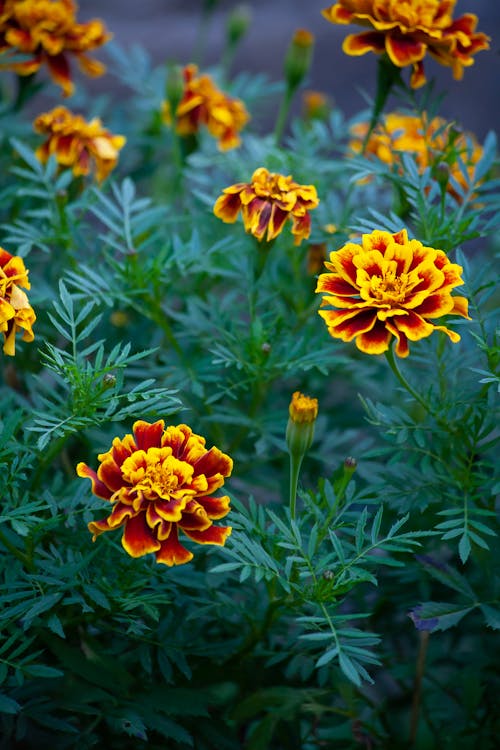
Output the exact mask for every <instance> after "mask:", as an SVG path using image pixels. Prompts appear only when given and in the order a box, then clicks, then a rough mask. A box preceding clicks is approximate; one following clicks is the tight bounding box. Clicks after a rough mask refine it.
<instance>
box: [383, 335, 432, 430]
mask: <svg viewBox="0 0 500 750" xmlns="http://www.w3.org/2000/svg"><path fill="white" fill-rule="evenodd" d="M385 357H386V359H387V362H388V363H389V367H390V368H391V370H392V371H393V373H394V375H395V376H396V378H397V379H398V380H399V382H400V383H401V385H402V386H403V387H404V388H405V389H406V390H407V391H408V393H410V394H411V395H412V396H413V398H414V399H415V401H418V403H419V404H420V405H421V406H423V407H424V409H425V411H426V412H427V413H428V414H430V415H431V416H433V417H435V416H436V413H435V412H434V410H433V409H432V408H431V407H430V406H429V404H428V403H427V402H426V401H425V400H424V399H423V398H422V396H421V395H420V394H419V393H417V391H416V390H415V389H414V388H413V387H412V386H411V385H410V384H409V382H408V381H407V380H406V378H405V377H404V375H403V374H402V372H401V370H400V369H399V367H398V365H397V364H396V360H395V358H394V352H393V351H392V347H390V348H389V349H388V350H387V351H386V353H385Z"/></svg>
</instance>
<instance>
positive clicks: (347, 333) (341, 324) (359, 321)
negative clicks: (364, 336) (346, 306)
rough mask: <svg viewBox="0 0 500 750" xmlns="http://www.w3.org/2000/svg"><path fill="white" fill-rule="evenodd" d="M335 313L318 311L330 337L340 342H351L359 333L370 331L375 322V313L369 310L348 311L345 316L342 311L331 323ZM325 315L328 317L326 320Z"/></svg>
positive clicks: (332, 311)
mask: <svg viewBox="0 0 500 750" xmlns="http://www.w3.org/2000/svg"><path fill="white" fill-rule="evenodd" d="M335 312H336V311H335V310H327V311H325V312H323V311H322V310H320V311H319V314H320V315H321V316H322V317H324V318H325V320H326V321H327V323H328V332H329V333H330V335H331V336H334V337H336V338H341V339H342V341H352V340H353V338H355V337H356V336H359V334H360V333H366V332H367V331H370V330H371V329H372V328H373V326H374V325H375V323H376V321H377V313H376V311H375V310H373V309H371V308H370V309H368V310H362V311H358V310H355V311H354V312H353V311H349V312H348V313H347V314H346V313H345V312H344V311H339V315H338V316H337V317H336V320H335V322H333V319H332V317H331V316H332V313H335ZM327 315H329V316H330V317H329V318H327V317H326V316H327Z"/></svg>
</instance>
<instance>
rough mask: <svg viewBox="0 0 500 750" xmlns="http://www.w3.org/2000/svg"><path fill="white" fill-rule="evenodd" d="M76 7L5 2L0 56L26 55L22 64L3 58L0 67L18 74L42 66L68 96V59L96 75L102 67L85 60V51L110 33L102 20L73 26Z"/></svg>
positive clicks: (34, 0)
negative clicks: (45, 67)
mask: <svg viewBox="0 0 500 750" xmlns="http://www.w3.org/2000/svg"><path fill="white" fill-rule="evenodd" d="M77 10H78V6H77V4H76V3H75V2H73V0H5V1H4V2H2V3H0V54H2V53H5V52H11V53H12V54H14V55H18V54H22V55H27V56H28V59H27V60H26V61H25V62H9V60H8V57H3V58H2V61H1V63H0V67H1V68H4V69H5V68H6V69H7V70H13V71H14V72H15V73H17V74H18V75H31V74H32V73H36V72H37V71H38V70H39V68H40V67H41V66H42V65H43V64H44V63H45V64H46V65H47V67H48V69H49V73H50V75H51V77H52V79H53V81H54V82H55V83H57V84H58V85H59V86H61V87H62V89H63V94H64V96H71V94H72V93H73V90H74V84H73V81H72V77H71V70H70V64H69V57H70V56H73V57H75V58H76V60H77V62H78V65H79V67H80V69H81V70H82V71H83V72H84V73H86V74H87V75H89V76H100V75H102V74H103V73H104V71H105V66H104V65H102V64H101V63H100V62H98V61H97V60H95V59H93V58H91V57H88V56H87V54H86V53H87V52H89V51H90V50H94V49H96V48H97V47H100V46H101V45H103V44H105V42H107V41H108V40H109V39H110V38H111V34H109V33H108V32H107V31H106V28H105V26H104V24H103V23H102V21H99V20H98V19H92V20H91V21H88V22H87V23H77V21H76V12H77Z"/></svg>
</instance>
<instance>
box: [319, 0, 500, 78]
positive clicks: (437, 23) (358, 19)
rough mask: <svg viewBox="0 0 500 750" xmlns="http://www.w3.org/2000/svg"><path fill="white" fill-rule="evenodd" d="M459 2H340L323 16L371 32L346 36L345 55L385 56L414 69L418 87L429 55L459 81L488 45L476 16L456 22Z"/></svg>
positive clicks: (392, 0)
mask: <svg viewBox="0 0 500 750" xmlns="http://www.w3.org/2000/svg"><path fill="white" fill-rule="evenodd" d="M455 4H456V0H405V2H401V1H400V0H339V2H336V3H334V4H333V5H331V6H329V7H328V8H325V10H324V11H323V15H324V17H325V18H326V19H327V20H328V21H331V22H332V23H339V24H350V23H357V24H359V25H360V26H364V27H365V28H367V29H368V30H367V31H363V32H361V33H359V34H350V35H349V36H348V37H346V39H345V40H344V43H343V45H342V49H343V50H344V52H345V53H346V54H348V55H355V56H357V55H364V54H365V53H366V52H375V53H383V52H385V53H387V55H388V57H389V59H390V60H391V62H392V63H393V64H394V65H396V66H397V67H398V68H406V67H407V66H409V65H411V66H412V68H413V71H412V75H411V81H410V83H411V86H412V88H418V87H419V86H423V84H424V83H425V82H426V78H425V73H424V66H423V59H424V57H425V55H426V54H427V52H429V54H431V55H432V57H434V58H435V59H436V60H437V61H438V62H439V63H441V65H446V66H447V67H450V68H451V69H452V71H453V77H454V78H456V79H457V80H459V79H461V78H462V76H463V69H464V67H468V66H470V65H472V64H473V63H474V58H473V56H474V55H475V54H476V52H479V51H480V50H483V49H488V47H489V44H488V42H489V38H488V37H487V36H486V34H482V33H477V32H476V31H475V29H476V26H477V20H478V19H477V16H475V15H474V14H473V13H465V14H464V15H462V16H460V17H459V18H457V19H456V20H455V21H454V20H453V10H454V8H455Z"/></svg>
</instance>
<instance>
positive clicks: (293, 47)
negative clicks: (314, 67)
mask: <svg viewBox="0 0 500 750" xmlns="http://www.w3.org/2000/svg"><path fill="white" fill-rule="evenodd" d="M313 45H314V36H313V34H311V32H310V31H307V29H298V30H297V31H296V32H295V34H294V35H293V39H292V41H291V43H290V46H289V47H288V51H287V53H286V57H285V77H286V82H287V84H288V87H289V89H291V90H292V91H294V90H295V89H296V88H297V86H298V85H299V84H300V83H301V81H302V80H303V79H304V77H305V75H306V74H307V72H308V71H309V68H310V67H311V61H312V50H313Z"/></svg>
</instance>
